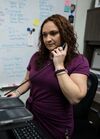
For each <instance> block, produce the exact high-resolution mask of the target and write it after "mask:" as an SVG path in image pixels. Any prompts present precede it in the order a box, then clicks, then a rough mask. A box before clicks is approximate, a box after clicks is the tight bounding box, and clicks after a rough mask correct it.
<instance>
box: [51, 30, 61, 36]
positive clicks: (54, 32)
mask: <svg viewBox="0 0 100 139" xmlns="http://www.w3.org/2000/svg"><path fill="white" fill-rule="evenodd" d="M58 33H59V31H51V32H50V35H52V36H55V35H57V34H58Z"/></svg>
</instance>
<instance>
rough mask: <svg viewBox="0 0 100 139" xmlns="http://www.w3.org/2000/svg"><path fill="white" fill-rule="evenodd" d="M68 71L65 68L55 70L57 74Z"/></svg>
mask: <svg viewBox="0 0 100 139" xmlns="http://www.w3.org/2000/svg"><path fill="white" fill-rule="evenodd" d="M66 73H68V71H67V69H65V68H63V69H59V70H56V71H55V74H56V75H62V74H66Z"/></svg>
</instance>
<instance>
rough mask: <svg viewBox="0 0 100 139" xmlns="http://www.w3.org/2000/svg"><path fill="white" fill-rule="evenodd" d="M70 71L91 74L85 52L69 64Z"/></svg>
mask: <svg viewBox="0 0 100 139" xmlns="http://www.w3.org/2000/svg"><path fill="white" fill-rule="evenodd" d="M68 69H69V72H70V73H75V72H77V73H83V74H87V75H88V74H89V62H88V60H87V58H86V57H85V56H84V55H83V54H78V55H76V56H75V57H74V58H73V59H72V60H71V62H70V63H69V65H68Z"/></svg>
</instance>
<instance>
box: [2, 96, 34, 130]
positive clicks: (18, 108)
mask: <svg viewBox="0 0 100 139" xmlns="http://www.w3.org/2000/svg"><path fill="white" fill-rule="evenodd" d="M7 104H8V105H7ZM32 118H33V115H32V114H31V112H29V111H28V110H27V109H26V108H25V106H24V104H23V102H21V100H20V99H19V98H7V97H6V98H2V97H1V98H0V130H7V129H11V128H14V127H17V126H21V125H23V124H24V123H25V121H27V120H32Z"/></svg>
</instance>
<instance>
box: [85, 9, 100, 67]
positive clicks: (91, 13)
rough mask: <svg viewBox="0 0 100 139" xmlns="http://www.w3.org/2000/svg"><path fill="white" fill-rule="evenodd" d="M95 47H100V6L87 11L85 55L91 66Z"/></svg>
mask: <svg viewBox="0 0 100 139" xmlns="http://www.w3.org/2000/svg"><path fill="white" fill-rule="evenodd" d="M95 49H100V8H94V9H89V10H88V11H87V19H86V27H85V36H84V55H85V56H86V57H87V59H88V60H89V64H90V66H91V63H92V58H93V53H94V51H95Z"/></svg>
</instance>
